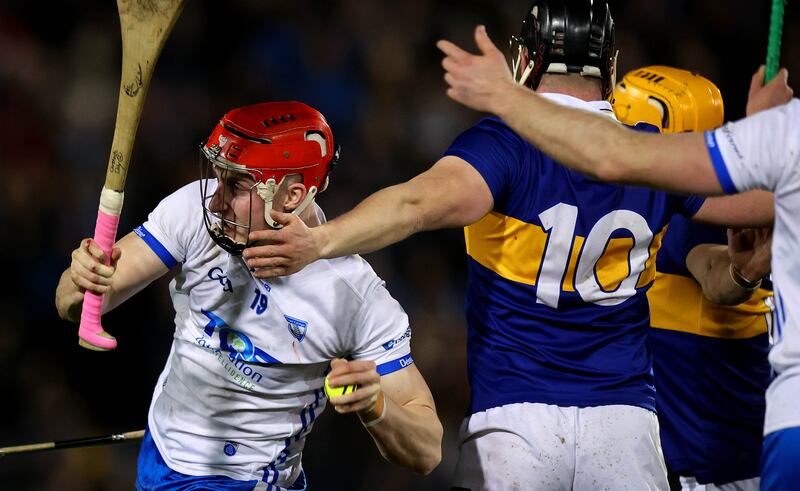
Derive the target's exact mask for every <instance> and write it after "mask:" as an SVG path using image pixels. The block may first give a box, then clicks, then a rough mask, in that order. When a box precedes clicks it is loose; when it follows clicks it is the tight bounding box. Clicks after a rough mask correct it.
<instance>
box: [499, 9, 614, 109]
mask: <svg viewBox="0 0 800 491" xmlns="http://www.w3.org/2000/svg"><path fill="white" fill-rule="evenodd" d="M511 48H512V53H511V56H512V59H515V60H516V61H515V62H514V64H513V70H514V77H515V78H517V79H518V80H519V82H520V83H526V82H527V84H528V85H529V86H530V87H531V88H533V89H535V88H536V87H537V86H538V85H539V82H540V81H541V79H542V74H544V73H545V72H547V73H580V74H581V75H584V76H589V77H597V78H600V79H601V80H602V81H603V97H604V98H606V99H608V98H610V96H611V94H612V92H613V89H614V80H613V78H614V65H615V62H616V52H615V49H614V20H613V19H612V18H611V11H610V10H609V8H608V4H607V3H606V2H603V1H592V0H536V1H535V2H534V3H533V5H531V8H530V10H529V11H528V14H527V15H526V16H525V19H524V20H523V21H522V33H521V34H520V35H519V37H517V36H513V37H512V38H511ZM523 48H526V49H527V53H526V55H527V59H528V65H527V66H525V67H522V66H520V64H521V60H522V55H523V52H524V50H523ZM513 51H515V52H513Z"/></svg>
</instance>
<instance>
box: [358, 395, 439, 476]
mask: <svg viewBox="0 0 800 491" xmlns="http://www.w3.org/2000/svg"><path fill="white" fill-rule="evenodd" d="M386 404H387V407H386V415H385V417H384V419H383V421H381V422H380V423H378V424H376V425H375V426H372V427H370V428H368V429H367V431H369V433H370V434H371V435H372V439H373V440H375V445H376V446H377V447H378V450H380V452H381V455H383V457H384V458H385V459H386V460H388V461H389V462H392V463H393V464H397V465H400V466H403V467H405V468H407V469H410V470H412V471H414V472H416V473H417V474H423V475H425V474H429V473H430V472H431V471H432V470H433V469H434V468H436V466H437V465H439V462H440V461H441V460H442V433H443V430H442V424H441V423H440V422H439V418H438V416H437V415H436V410H435V409H434V408H433V407H430V406H427V405H418V404H413V403H409V404H406V405H405V406H400V405H398V404H396V403H395V402H394V401H392V400H391V399H390V398H388V397H387V398H386Z"/></svg>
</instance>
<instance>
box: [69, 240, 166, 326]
mask: <svg viewBox="0 0 800 491" xmlns="http://www.w3.org/2000/svg"><path fill="white" fill-rule="evenodd" d="M104 261H105V255H104V254H103V251H102V249H100V246H98V245H97V244H96V243H95V242H94V241H93V240H92V239H84V240H82V241H81V244H80V246H78V248H77V249H75V250H74V251H72V263H71V264H70V267H69V268H67V269H66V270H65V271H64V273H62V275H61V279H60V281H59V282H58V287H56V309H58V314H59V315H60V316H61V318H62V319H64V320H68V321H71V322H78V321H80V317H81V308H82V306H83V295H84V293H85V292H86V290H89V291H93V292H95V293H100V294H103V312H107V311H109V310H111V309H113V308H114V307H116V306H117V305H119V304H121V303H122V302H124V301H125V300H127V299H128V298H130V297H131V296H132V295H133V294H135V293H136V292H138V291H140V290H141V289H142V288H144V287H145V286H147V285H148V284H150V283H151V282H152V281H153V280H155V279H156V278H158V277H159V276H161V275H163V274H164V273H166V272H167V271H168V269H167V267H166V266H165V265H164V263H163V262H161V259H159V257H158V256H157V255H156V254H155V253H154V252H153V251H152V250H151V249H150V247H148V245H147V244H145V242H144V241H143V240H142V239H141V238H139V236H138V235H136V234H135V233H133V232H131V233H129V234H128V235H126V236H125V237H123V238H121V239H120V240H119V241H118V242H117V243H116V245H115V246H114V249H113V251H112V257H111V265H108V266H107V265H106V264H105V262H104Z"/></svg>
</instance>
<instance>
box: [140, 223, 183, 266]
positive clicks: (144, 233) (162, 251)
mask: <svg viewBox="0 0 800 491" xmlns="http://www.w3.org/2000/svg"><path fill="white" fill-rule="evenodd" d="M133 231H134V233H135V234H136V235H138V236H139V237H141V238H142V240H143V241H144V242H145V244H147V245H148V246H150V249H152V250H153V252H155V253H156V255H157V256H158V257H159V259H161V262H163V263H164V265H165V266H166V267H167V268H169V269H172V268H174V267H175V265H176V264H178V261H177V260H176V259H175V258H174V257H172V254H170V252H169V251H168V250H167V248H166V247H164V245H163V244H161V242H159V241H158V239H156V238H155V237H153V234H151V233H150V231H149V230H147V229H146V228H144V225H139V226H138V227H136V228H135V229H133Z"/></svg>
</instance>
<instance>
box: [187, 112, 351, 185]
mask: <svg viewBox="0 0 800 491" xmlns="http://www.w3.org/2000/svg"><path fill="white" fill-rule="evenodd" d="M203 153H205V154H206V157H208V159H209V160H211V161H212V162H213V163H215V164H220V165H223V166H234V167H236V168H238V169H239V170H243V171H250V173H251V174H253V176H254V177H255V179H256V181H260V182H264V183H266V182H267V181H268V180H269V179H274V180H275V182H276V183H278V184H280V182H281V180H283V178H284V177H285V176H286V175H287V174H300V175H301V176H302V177H303V184H305V185H306V187H308V188H311V187H312V186H314V187H316V188H317V189H318V190H319V191H322V190H323V189H324V184H325V179H327V177H328V173H329V172H330V170H331V167H332V166H334V165H335V163H336V160H337V158H338V153H339V152H338V151H337V149H336V148H335V147H334V143H333V133H332V132H331V128H330V126H328V122H327V121H325V117H324V116H323V115H322V114H321V113H320V112H319V111H317V110H316V109H314V108H312V107H310V106H307V105H306V104H303V103H302V102H264V103H261V104H253V105H251V106H244V107H240V108H237V109H233V110H231V111H229V112H228V113H227V114H225V115H224V116H223V117H222V119H221V120H220V121H219V123H218V124H217V126H216V128H214V131H213V132H212V133H211V136H210V137H209V138H208V140H207V141H206V142H205V144H203Z"/></svg>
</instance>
